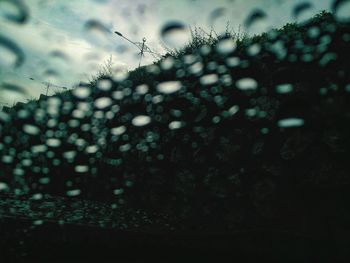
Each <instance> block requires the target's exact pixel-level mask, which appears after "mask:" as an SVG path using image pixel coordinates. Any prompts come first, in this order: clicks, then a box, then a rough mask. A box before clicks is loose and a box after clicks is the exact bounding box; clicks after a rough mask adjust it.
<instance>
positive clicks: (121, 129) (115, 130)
mask: <svg viewBox="0 0 350 263" xmlns="http://www.w3.org/2000/svg"><path fill="white" fill-rule="evenodd" d="M125 131H126V127H125V126H119V127H116V128H112V129H111V134H113V135H116V136H119V135H121V134H123V133H124V132H125Z"/></svg>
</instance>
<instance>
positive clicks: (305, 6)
mask: <svg viewBox="0 0 350 263" xmlns="http://www.w3.org/2000/svg"><path fill="white" fill-rule="evenodd" d="M312 7H313V4H312V3H310V2H303V3H299V4H297V5H296V6H295V7H294V8H293V16H294V18H299V17H300V16H301V15H302V14H303V13H304V12H306V11H307V10H309V9H311V8H312Z"/></svg>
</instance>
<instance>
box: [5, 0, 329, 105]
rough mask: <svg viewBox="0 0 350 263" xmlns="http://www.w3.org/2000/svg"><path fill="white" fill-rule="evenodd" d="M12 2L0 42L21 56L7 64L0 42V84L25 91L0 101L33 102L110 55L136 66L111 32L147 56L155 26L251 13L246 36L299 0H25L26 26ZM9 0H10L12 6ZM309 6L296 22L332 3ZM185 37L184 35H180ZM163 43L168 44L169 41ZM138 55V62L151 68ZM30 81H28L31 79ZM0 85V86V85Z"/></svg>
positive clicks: (315, 1)
mask: <svg viewBox="0 0 350 263" xmlns="http://www.w3.org/2000/svg"><path fill="white" fill-rule="evenodd" d="M11 2H12V1H0V40H1V37H2V39H4V38H6V39H9V40H10V41H13V42H14V43H16V45H17V46H18V47H19V48H20V49H21V50H22V51H23V52H24V55H25V59H24V63H22V64H21V65H20V66H19V67H15V66H14V62H13V60H14V59H15V56H13V55H14V54H11V52H9V50H8V49H6V46H4V45H3V43H1V41H0V85H3V83H10V84H16V85H18V86H20V87H23V88H24V89H25V91H26V93H27V94H24V93H23V96H22V97H21V94H18V92H17V93H15V92H11V91H10V90H9V89H3V88H0V103H10V104H12V103H13V102H14V101H18V100H22V101H23V100H24V99H25V98H28V97H30V96H32V97H38V95H40V93H45V86H44V85H43V84H41V83H40V82H44V81H51V82H52V83H55V84H56V85H58V86H65V87H71V86H72V85H73V84H75V83H77V82H79V81H87V78H88V77H89V76H91V75H93V74H95V73H96V72H97V71H98V69H99V68H100V67H101V65H102V64H103V63H104V61H106V60H107V59H108V58H109V57H110V56H112V58H113V61H114V63H115V65H116V66H118V67H120V68H123V69H125V70H126V69H127V70H130V69H133V68H135V67H136V66H137V65H138V62H139V58H138V56H137V49H136V48H135V47H134V46H132V45H131V44H130V43H128V42H126V41H125V40H123V39H122V38H120V37H118V36H117V35H115V34H113V31H115V30H117V31H119V32H121V33H123V34H124V35H125V36H126V37H128V38H130V39H132V40H133V41H142V38H143V37H146V39H147V41H146V44H147V45H148V46H149V47H150V48H151V49H152V50H154V51H155V52H158V53H162V54H163V53H164V48H163V46H162V44H164V41H166V40H167V39H164V38H162V36H161V34H160V32H161V29H162V28H163V27H164V26H165V25H166V24H167V23H169V22H172V21H178V22H181V23H183V24H184V25H186V26H199V27H202V28H204V29H205V30H208V31H209V29H210V28H211V27H213V28H214V30H216V31H217V32H219V33H220V32H222V31H223V30H224V29H225V26H226V23H227V21H229V22H230V24H231V26H232V27H233V29H235V30H237V29H238V27H239V25H243V24H244V21H245V19H246V18H247V16H248V15H249V14H250V13H251V12H252V11H253V10H255V9H257V8H259V9H262V10H264V11H265V12H266V13H267V15H268V16H267V18H266V19H264V20H262V21H261V22H260V23H257V24H256V25H255V27H253V28H251V29H249V30H248V29H246V28H242V29H243V30H244V31H248V33H250V34H253V33H257V32H261V31H264V30H267V29H268V28H271V27H279V26H281V25H283V24H285V23H286V22H289V21H294V20H295V18H294V17H293V15H292V11H293V8H294V7H295V6H296V5H297V4H300V3H302V2H305V1H299V0H84V1H82V0H67V1H63V0H57V1H54V0H51V1H44V0H27V1H23V2H25V9H23V10H25V11H26V12H27V13H28V15H29V16H28V20H27V22H26V23H18V22H16V21H13V20H14V19H12V20H9V19H8V17H9V15H12V16H14V17H16V16H18V12H19V9H18V6H16V5H13V4H10V3H11ZM14 2H15V1H14ZM307 2H310V3H311V4H312V7H311V8H310V9H309V10H307V11H305V12H303V13H302V14H301V15H300V17H299V18H298V19H299V21H300V20H303V19H305V18H309V17H310V16H312V15H314V14H316V13H318V12H319V11H320V10H323V9H328V10H329V8H330V3H331V2H332V0H309V1H307ZM183 34H184V35H186V37H188V36H189V35H188V33H187V32H184V33H183ZM166 44H168V45H169V44H174V45H176V43H173V42H172V43H169V42H166ZM152 60H153V57H152V56H146V57H145V59H144V60H143V62H142V64H148V63H151V62H152ZM30 78H32V79H34V80H31V79H30ZM1 83H2V84H1Z"/></svg>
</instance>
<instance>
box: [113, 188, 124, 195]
mask: <svg viewBox="0 0 350 263" xmlns="http://www.w3.org/2000/svg"><path fill="white" fill-rule="evenodd" d="M113 193H114V194H115V195H121V194H122V193H124V189H123V188H118V189H114V191H113Z"/></svg>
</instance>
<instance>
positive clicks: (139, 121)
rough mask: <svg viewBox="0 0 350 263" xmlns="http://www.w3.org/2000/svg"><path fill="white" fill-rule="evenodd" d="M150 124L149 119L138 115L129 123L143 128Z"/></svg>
mask: <svg viewBox="0 0 350 263" xmlns="http://www.w3.org/2000/svg"><path fill="white" fill-rule="evenodd" d="M150 122H151V118H150V117H149V116H147V115H138V116H136V117H134V118H133V119H132V121H131V123H132V124H133V125H134V126H145V125H147V124H149V123H150Z"/></svg>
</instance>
